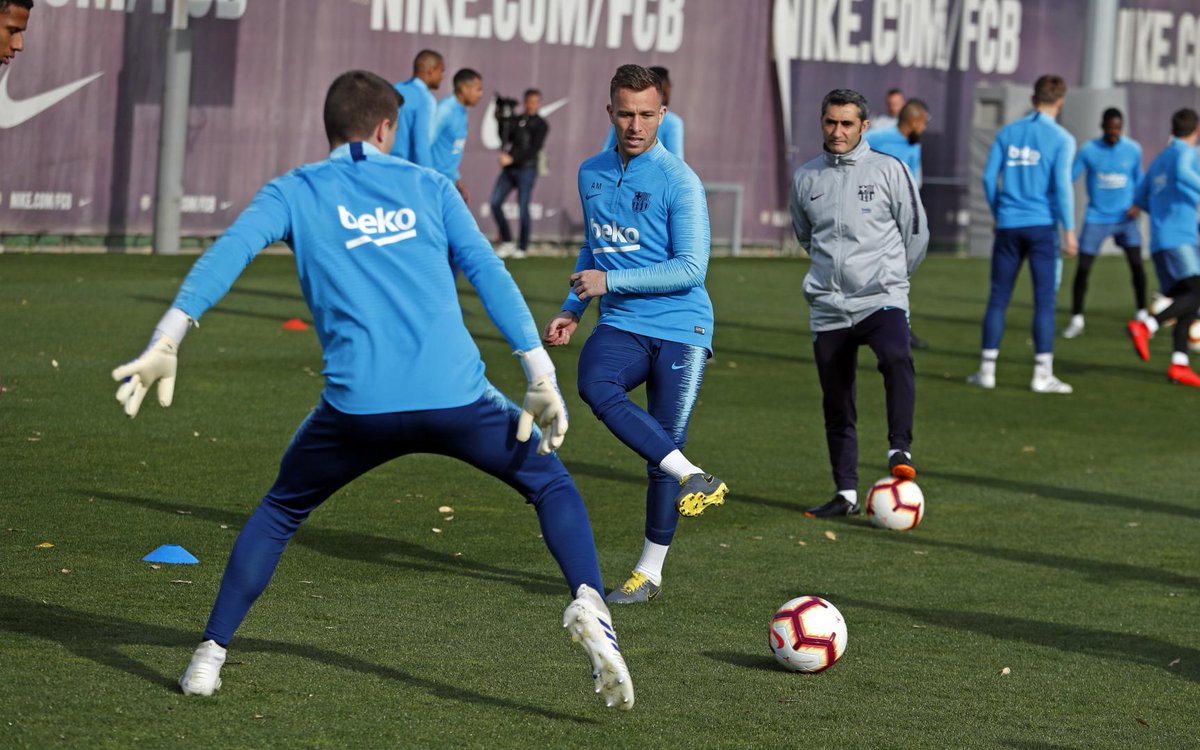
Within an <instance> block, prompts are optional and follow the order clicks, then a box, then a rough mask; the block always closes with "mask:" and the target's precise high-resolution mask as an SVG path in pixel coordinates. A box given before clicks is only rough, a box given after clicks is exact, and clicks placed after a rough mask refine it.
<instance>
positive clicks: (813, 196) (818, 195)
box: [808, 193, 825, 201]
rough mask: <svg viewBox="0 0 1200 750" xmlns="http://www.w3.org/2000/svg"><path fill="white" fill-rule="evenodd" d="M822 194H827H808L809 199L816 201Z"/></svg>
mask: <svg viewBox="0 0 1200 750" xmlns="http://www.w3.org/2000/svg"><path fill="white" fill-rule="evenodd" d="M822 195H825V194H824V193H817V194H816V195H810V196H808V199H809V200H810V201H815V200H816V199H817V198H820V197H821V196H822Z"/></svg>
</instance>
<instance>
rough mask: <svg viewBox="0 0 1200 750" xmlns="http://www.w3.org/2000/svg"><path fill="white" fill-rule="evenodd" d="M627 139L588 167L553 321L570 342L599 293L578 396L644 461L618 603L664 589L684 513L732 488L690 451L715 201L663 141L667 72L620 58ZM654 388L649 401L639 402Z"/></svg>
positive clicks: (617, 99) (616, 92)
mask: <svg viewBox="0 0 1200 750" xmlns="http://www.w3.org/2000/svg"><path fill="white" fill-rule="evenodd" d="M609 100H610V103H609V105H608V113H609V120H610V121H611V122H612V124H613V127H614V128H615V129H616V130H617V132H618V133H620V136H621V137H620V140H618V141H617V148H616V149H615V150H612V151H608V150H605V151H601V152H600V153H599V154H597V155H596V156H593V157H592V158H590V159H588V160H587V161H585V162H584V163H583V164H582V165H580V167H579V199H580V202H581V203H582V204H583V218H584V224H585V226H586V227H588V230H587V239H586V240H585V242H584V244H583V247H581V248H580V250H579V259H578V261H577V262H576V263H575V272H574V273H573V274H572V275H571V284H572V290H571V292H570V293H568V294H567V299H566V301H565V302H564V303H563V306H562V312H560V313H559V314H558V315H556V316H555V317H554V318H553V319H552V320H550V322H549V323H547V324H546V329H545V332H544V333H543V336H542V339H543V340H544V341H545V342H546V343H547V344H549V345H551V346H562V345H564V344H566V343H568V342H569V341H570V340H571V334H573V333H574V332H575V329H576V327H577V326H578V325H579V317H580V316H581V315H582V314H583V311H584V310H585V309H587V306H588V303H589V302H591V300H592V298H593V297H595V298H599V301H600V319H599V320H598V321H597V322H596V327H595V329H594V330H593V331H592V335H591V336H590V337H588V340H587V343H586V344H584V346H583V350H582V351H581V352H580V354H579V395H580V396H581V397H582V398H583V400H584V401H585V402H586V403H587V405H588V406H590V407H591V408H592V412H593V413H594V414H595V415H596V417H597V418H599V419H600V420H601V421H602V422H604V425H605V426H606V427H608V429H609V430H611V431H612V433H613V434H614V435H616V436H617V438H618V439H619V440H620V441H621V442H623V443H624V444H625V445H627V446H629V447H630V448H631V449H632V450H633V451H635V452H636V453H637V454H638V455H639V456H641V457H642V458H643V459H645V460H646V471H647V474H648V475H649V487H648V488H647V491H646V526H645V532H646V538H645V542H644V544H643V547H642V556H641V559H639V560H638V562H637V565H635V566H634V569H633V573H632V574H631V575H630V577H629V579H628V580H626V581H625V584H624V585H623V586H621V587H620V588H619V589H616V590H615V591H612V592H611V593H610V594H609V596H608V601H609V602H615V603H619V604H630V603H633V602H644V601H647V600H649V599H653V598H654V597H656V596H658V594H659V592H660V591H661V589H662V568H663V562H664V561H665V559H666V556H667V549H668V547H669V546H670V544H671V539H672V538H673V536H674V534H675V527H676V524H677V523H678V522H679V516H680V514H682V515H685V516H698V515H700V514H701V513H703V512H704V510H705V508H707V507H708V506H710V505H720V504H722V503H724V502H725V493H726V492H727V491H728V488H727V487H726V486H725V483H724V482H722V481H721V480H720V479H718V478H716V477H715V476H713V475H712V474H706V473H704V471H703V470H702V469H701V468H700V467H699V466H696V465H695V464H693V463H692V462H691V461H690V460H688V458H686V457H685V456H684V455H683V452H682V451H683V447H684V443H685V442H686V439H687V428H688V421H689V420H690V419H691V415H692V409H693V407H694V406H695V404H696V398H697V396H699V394H700V383H701V381H702V380H703V379H704V365H705V362H706V360H707V359H708V357H709V355H710V354H711V352H712V330H713V308H712V302H711V301H710V300H709V298H708V292H707V291H706V290H705V288H704V276H705V274H706V272H707V270H708V255H709V229H708V207H707V204H706V203H705V200H704V187H703V186H702V185H701V184H700V178H698V177H697V176H696V173H695V172H693V171H692V170H691V168H690V167H688V166H687V165H686V164H684V163H683V162H682V161H681V160H680V159H678V158H676V157H675V156H673V155H672V154H670V153H669V152H668V151H667V149H666V148H665V147H664V146H663V145H662V143H661V142H660V141H659V140H658V138H657V132H658V126H659V123H660V122H661V121H662V116H663V113H664V112H665V111H666V107H665V106H664V105H663V101H662V84H661V79H660V78H659V77H658V76H656V75H655V74H654V73H652V72H650V71H649V70H647V69H646V68H643V67H641V66H639V65H622V66H621V67H620V68H618V69H617V72H616V75H614V76H613V78H612V82H611V83H610V86H609ZM643 383H644V384H645V385H646V404H647V409H645V410H643V409H642V408H641V407H640V406H638V405H637V404H635V403H634V402H633V401H631V400H630V399H629V395H628V394H629V391H631V390H633V389H634V388H637V387H638V386H639V385H642V384H643Z"/></svg>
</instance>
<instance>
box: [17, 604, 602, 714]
mask: <svg viewBox="0 0 1200 750" xmlns="http://www.w3.org/2000/svg"><path fill="white" fill-rule="evenodd" d="M0 630H2V631H6V632H8V633H12V634H17V635H22V636H25V637H28V638H39V639H42V640H46V641H50V642H52V643H57V644H59V645H60V646H61V647H62V648H64V649H66V650H67V651H70V652H71V653H72V654H75V655H76V656H79V657H82V658H84V659H88V660H89V661H93V662H95V663H97V664H100V665H102V666H105V667H109V668H111V669H116V670H120V671H122V672H125V673H126V674H130V675H133V676H134V677H138V678H140V679H143V680H146V681H147V682H149V683H150V684H152V685H155V686H157V687H160V688H163V689H165V690H171V691H175V690H178V687H177V683H176V681H175V680H176V678H175V676H174V675H170V674H163V673H162V672H160V671H158V669H156V668H155V667H152V666H150V665H149V664H146V663H144V662H142V661H139V660H138V659H136V658H134V657H132V656H129V655H128V653H127V652H128V651H130V650H136V648H137V647H139V646H151V647H156V646H165V647H171V648H178V658H179V659H180V664H179V669H180V671H181V672H182V669H183V667H184V666H185V665H186V661H184V660H186V659H187V658H188V656H189V655H190V653H191V650H192V648H194V647H195V644H196V639H197V637H198V636H197V635H196V634H195V633H192V632H187V631H184V630H179V629H176V628H168V627H165V626H163V625H158V624H155V623H152V622H137V621H134V620H126V619H124V618H121V617H116V616H113V615H105V614H97V613H93V612H83V611H80V610H77V609H71V608H70V607H64V606H61V605H58V604H46V603H43V602H38V601H33V600H29V599H21V598H19V597H15V596H9V595H6V594H0ZM131 647H132V649H131ZM253 653H274V654H285V655H287V656H297V657H300V658H303V659H308V660H310V661H314V662H318V663H320V664H327V665H329V666H333V667H338V668H341V669H346V670H350V671H353V672H358V673H360V674H363V675H370V676H373V677H381V678H383V679H387V680H394V681H396V682H401V683H404V684H406V685H408V686H410V687H413V688H416V689H418V690H423V691H425V692H427V693H429V694H430V695H432V696H434V697H437V698H444V699H449V700H455V701H462V702H465V703H474V704H479V705H487V706H492V707H494V708H500V709H505V710H508V711H518V712H521V713H525V714H535V715H537V716H541V717H544V718H547V719H554V720H558V721H570V722H574V723H579V724H593V723H595V721H594V720H593V719H588V718H584V717H579V716H570V715H567V714H562V713H559V712H557V711H549V710H547V709H544V708H540V707H538V706H533V705H527V704H523V703H518V702H516V701H513V700H508V699H506V698H499V697H496V696H492V695H484V694H482V693H477V692H474V691H472V690H467V689H464V688H461V687H457V686H454V685H449V684H446V683H443V682H436V681H434V680H430V679H426V678H423V677H417V676H416V675H413V674H409V673H408V672H405V671H403V670H401V669H396V668H395V667H390V666H384V665H382V664H373V663H371V662H369V661H364V660H362V659H358V658H356V657H353V656H348V655H346V654H342V653H338V652H336V651H330V650H328V649H323V648H320V647H318V646H311V645H304V644H296V643H285V642H283V641H271V640H266V639H263V638H238V640H237V643H236V654H237V656H238V657H241V656H243V655H245V654H253ZM238 666H239V665H237V664H236V662H235V663H231V664H229V665H227V666H226V672H225V676H226V678H228V677H229V675H230V672H231V671H233V669H234V668H236V667H238ZM582 671H583V670H582V669H581V670H580V672H581V673H582ZM249 681H250V680H249V679H248V680H247V682H249ZM585 685H586V683H585Z"/></svg>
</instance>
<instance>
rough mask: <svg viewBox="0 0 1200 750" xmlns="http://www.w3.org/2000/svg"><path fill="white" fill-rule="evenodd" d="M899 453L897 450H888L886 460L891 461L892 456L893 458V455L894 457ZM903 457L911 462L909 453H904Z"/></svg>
mask: <svg viewBox="0 0 1200 750" xmlns="http://www.w3.org/2000/svg"><path fill="white" fill-rule="evenodd" d="M900 452H901V451H900V449H899V448H888V460H889V461H891V460H892V456H894V455H896V454H897V453H900ZM904 457H905V458H907V459H908V460H909V461H911V460H912V454H911V453H909V452H908V451H904Z"/></svg>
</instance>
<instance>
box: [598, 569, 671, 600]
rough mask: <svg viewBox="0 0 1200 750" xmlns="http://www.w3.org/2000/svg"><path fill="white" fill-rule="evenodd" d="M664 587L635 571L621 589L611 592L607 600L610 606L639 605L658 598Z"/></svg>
mask: <svg viewBox="0 0 1200 750" xmlns="http://www.w3.org/2000/svg"><path fill="white" fill-rule="evenodd" d="M661 591H662V586H656V585H655V584H654V583H652V582H651V581H650V579H649V578H647V577H646V576H645V574H643V573H639V572H638V571H636V570H635V571H633V573H631V574H630V575H629V580H628V581H626V582H625V583H624V584H623V585H622V586H621V588H619V589H613V590H612V591H611V592H609V594H608V596H607V597H605V600H606V601H607V602H608V603H609V604H638V603H640V602H648V601H650V600H651V599H653V598H654V597H656V596H658V595H659V593H660V592H661Z"/></svg>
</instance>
